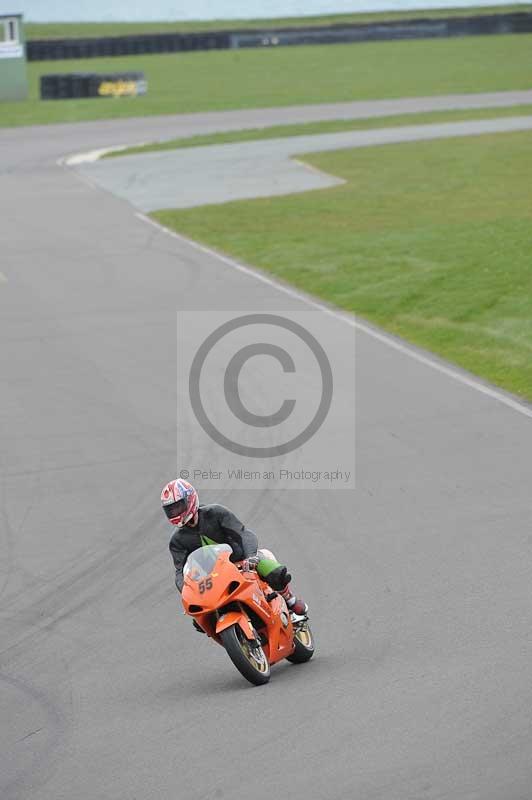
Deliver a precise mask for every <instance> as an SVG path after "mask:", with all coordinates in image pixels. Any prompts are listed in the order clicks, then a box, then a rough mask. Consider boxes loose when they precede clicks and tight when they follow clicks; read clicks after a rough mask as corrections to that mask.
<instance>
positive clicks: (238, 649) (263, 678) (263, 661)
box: [220, 624, 271, 686]
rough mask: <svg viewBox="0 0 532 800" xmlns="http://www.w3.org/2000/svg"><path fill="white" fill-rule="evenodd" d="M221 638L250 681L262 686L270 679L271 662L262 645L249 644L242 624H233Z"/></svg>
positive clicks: (238, 667)
mask: <svg viewBox="0 0 532 800" xmlns="http://www.w3.org/2000/svg"><path fill="white" fill-rule="evenodd" d="M220 639H221V640H222V644H223V646H224V647H225V649H226V650H227V654H228V656H229V658H230V659H231V661H232V662H233V664H234V665H235V667H236V668H237V670H238V671H239V672H240V674H241V675H243V676H244V678H246V680H248V681H249V682H250V683H253V684H255V686H262V684H264V683H268V681H269V680H270V673H271V670H270V663H269V661H268V659H267V658H266V653H265V652H264V650H263V649H262V647H260V645H259V646H255V647H250V646H249V639H247V638H246V636H244V633H243V632H242V629H241V627H240V625H238V624H235V625H231V627H230V628H226V629H225V630H224V631H221V632H220Z"/></svg>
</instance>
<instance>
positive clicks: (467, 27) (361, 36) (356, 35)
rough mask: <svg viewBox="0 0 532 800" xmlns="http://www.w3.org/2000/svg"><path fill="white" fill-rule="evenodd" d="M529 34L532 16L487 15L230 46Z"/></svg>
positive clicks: (277, 34)
mask: <svg viewBox="0 0 532 800" xmlns="http://www.w3.org/2000/svg"><path fill="white" fill-rule="evenodd" d="M530 32H532V13H521V12H519V13H516V14H490V15H486V16H478V17H446V18H442V19H438V18H433V19H430V18H426V19H425V18H420V19H412V20H406V21H405V20H396V21H390V22H381V23H365V24H361V25H351V26H337V25H334V26H330V27H328V28H306V29H304V30H303V29H294V28H285V29H284V30H277V31H269V32H264V31H262V32H261V31H246V32H242V33H233V34H232V38H231V46H232V47H233V48H235V47H236V48H238V47H276V46H280V47H282V46H287V45H302V44H347V43H350V42H376V41H392V40H399V39H439V38H448V37H456V36H486V35H495V34H502V33H530Z"/></svg>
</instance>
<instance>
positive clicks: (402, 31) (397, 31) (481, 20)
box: [26, 12, 532, 61]
mask: <svg viewBox="0 0 532 800" xmlns="http://www.w3.org/2000/svg"><path fill="white" fill-rule="evenodd" d="M531 32H532V13H530V12H516V13H513V14H486V15H485V16H477V17H445V18H441V19H440V18H422V19H411V20H393V21H389V22H380V23H372V22H370V23H364V24H360V25H329V26H327V27H323V28H314V27H312V28H309V27H307V28H304V27H301V28H277V29H275V30H264V31H251V30H234V31H211V32H209V33H154V34H146V35H143V36H107V37H102V38H93V39H91V38H88V39H34V40H31V41H29V42H27V45H26V47H27V57H28V61H57V60H61V59H69V58H72V59H73V58H100V57H102V56H132V55H143V54H145V53H178V52H179V53H181V52H187V51H190V50H227V49H230V48H239V47H272V46H273V47H275V46H285V45H298V44H341V43H348V42H372V41H373V42H375V41H389V40H394V39H427V38H443V37H452V36H488V35H491V34H501V33H531Z"/></svg>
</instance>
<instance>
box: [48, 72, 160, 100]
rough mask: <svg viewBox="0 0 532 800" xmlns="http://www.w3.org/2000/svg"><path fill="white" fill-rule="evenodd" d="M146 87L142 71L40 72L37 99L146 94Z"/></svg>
mask: <svg viewBox="0 0 532 800" xmlns="http://www.w3.org/2000/svg"><path fill="white" fill-rule="evenodd" d="M147 89H148V85H147V83H146V78H145V76H144V73H143V72H108V73H95V72H70V73H68V74H64V75H61V74H55V75H42V76H41V100H69V99H72V98H80V97H136V96H137V95H139V94H146V92H147Z"/></svg>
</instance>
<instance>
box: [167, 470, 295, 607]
mask: <svg viewBox="0 0 532 800" xmlns="http://www.w3.org/2000/svg"><path fill="white" fill-rule="evenodd" d="M161 503H162V506H163V511H164V513H165V514H166V516H167V518H168V520H169V521H170V522H171V524H172V525H175V526H176V527H177V530H176V532H175V533H174V535H173V536H172V538H171V539H170V545H169V547H170V553H171V554H172V558H173V560H174V566H175V584H176V586H177V588H178V590H179V591H181V590H182V588H183V567H184V566H185V562H186V560H187V558H188V556H189V555H190V553H192V552H193V551H194V550H197V548H198V547H202V546H203V545H206V544H222V543H225V544H228V545H230V546H231V547H232V549H233V554H232V556H231V561H243V562H244V563H243V566H244V568H245V569H250V568H251V569H253V568H256V570H257V572H258V574H259V575H260V577H261V578H263V579H264V580H265V581H266V583H268V584H269V586H271V587H272V589H273V590H274V591H276V592H278V593H279V594H280V595H281V596H282V597H284V599H285V601H286V605H287V606H288V608H289V609H290V611H292V612H293V613H295V614H306V613H307V611H308V606H307V604H306V603H304V602H303V600H301V598H299V597H296V596H295V595H294V594H292V592H291V591H290V581H291V579H292V576H291V575H290V574H289V573H288V571H287V569H286V567H284V566H282V564H279V562H278V561H277V560H276V559H275V556H274V555H273V553H271V552H270V551H269V550H258V549H257V545H258V541H257V537H256V535H255V534H254V533H253V531H250V530H249V529H248V528H246V527H245V526H244V525H243V524H242V523H241V522H240V520H239V519H238V518H237V517H235V515H234V514H233V512H232V511H229V509H228V508H225V506H220V505H218V504H217V503H211V504H209V505H202V506H200V505H199V500H198V493H197V492H196V490H195V489H194V487H193V486H191V485H190V483H187V481H184V480H182V479H180V478H177V479H176V480H174V481H170V483H167V484H166V486H165V487H164V489H163V490H162V492H161Z"/></svg>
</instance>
